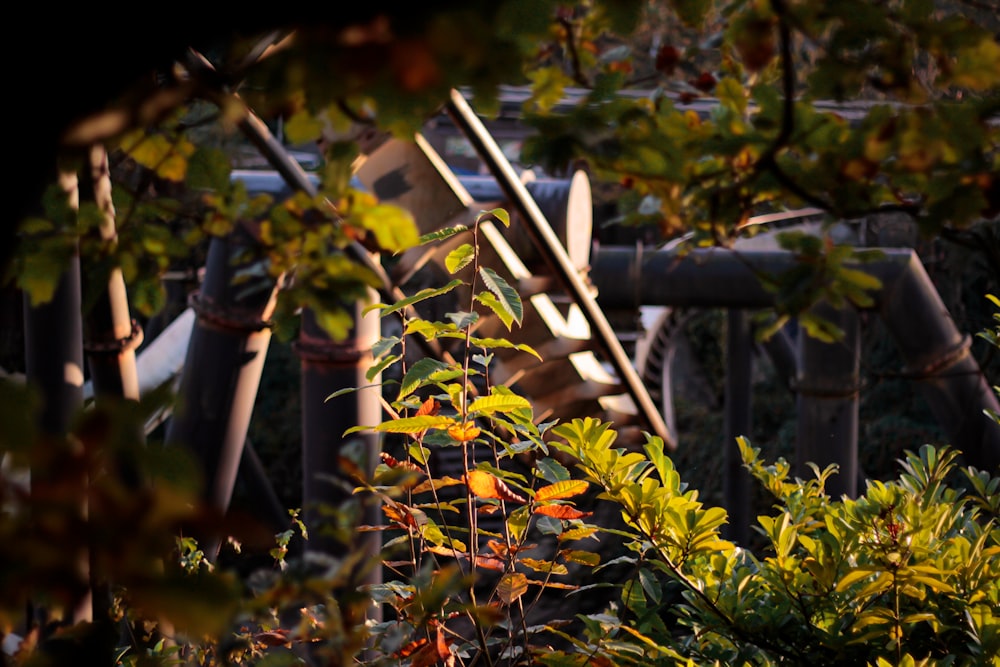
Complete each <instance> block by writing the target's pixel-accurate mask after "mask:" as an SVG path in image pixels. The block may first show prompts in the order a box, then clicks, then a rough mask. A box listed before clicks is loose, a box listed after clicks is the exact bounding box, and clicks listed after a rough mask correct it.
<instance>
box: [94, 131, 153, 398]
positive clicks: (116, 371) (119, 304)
mask: <svg viewBox="0 0 1000 667" xmlns="http://www.w3.org/2000/svg"><path fill="white" fill-rule="evenodd" d="M87 158H88V159H87V160H86V161H85V163H84V166H83V169H82V170H81V178H80V199H81V200H82V201H83V202H84V203H87V202H89V203H91V204H92V205H94V206H96V207H97V209H98V211H99V212H100V214H101V224H100V227H99V228H98V234H99V235H100V239H101V240H102V241H103V242H105V243H108V244H112V243H114V241H115V238H116V236H117V232H116V230H115V210H114V203H113V202H112V200H111V175H110V173H109V171H108V155H107V152H106V151H105V149H104V147H103V146H100V145H96V146H93V147H92V148H91V149H90V151H89V153H88V156H87ZM90 273H91V272H90V271H89V270H88V276H89V275H90ZM97 278H98V279H100V280H105V281H106V286H105V287H104V288H103V289H101V288H100V287H99V286H94V285H88V287H89V288H91V289H88V292H90V291H93V292H96V293H95V295H94V302H93V304H91V305H90V307H89V308H88V310H87V313H86V316H85V317H84V321H83V333H84V350H85V352H86V353H87V367H88V368H89V369H90V377H91V381H92V382H93V384H94V394H95V395H96V396H97V397H98V400H101V399H102V398H106V397H118V398H126V399H131V400H139V376H138V373H137V372H136V365H135V348H136V347H138V345H139V344H140V343H141V342H142V329H141V328H140V327H139V325H138V324H137V323H136V322H135V320H133V319H132V318H131V316H130V314H129V305H128V295H127V293H126V291H125V281H124V279H123V278H122V271H121V268H120V267H118V266H114V267H112V268H110V269H109V270H108V271H107V274H106V275H99V276H97ZM95 287H96V289H94V288H95Z"/></svg>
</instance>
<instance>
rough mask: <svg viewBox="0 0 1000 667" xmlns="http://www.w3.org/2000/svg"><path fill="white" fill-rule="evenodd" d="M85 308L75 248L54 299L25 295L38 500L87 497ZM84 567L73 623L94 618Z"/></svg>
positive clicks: (73, 186)
mask: <svg viewBox="0 0 1000 667" xmlns="http://www.w3.org/2000/svg"><path fill="white" fill-rule="evenodd" d="M58 178H59V185H60V187H61V188H62V189H63V191H64V192H65V194H66V197H67V204H68V207H69V209H72V210H73V211H75V210H76V209H77V208H78V206H79V191H78V180H77V176H76V174H75V173H72V172H60V174H59V177H58ZM81 303H82V297H81V281H80V256H79V254H78V250H77V248H76V246H75V245H74V248H73V252H72V255H71V256H70V258H69V261H68V262H67V265H66V267H65V268H64V270H63V273H62V274H61V275H60V276H59V280H58V283H57V284H56V288H55V291H54V293H53V295H52V298H51V300H49V301H48V302H47V303H41V304H32V302H31V298H30V295H29V294H27V293H25V295H24V361H25V377H26V381H27V382H28V384H29V385H30V386H32V387H33V388H35V389H36V390H37V391H39V392H40V394H41V407H40V410H39V412H38V414H37V415H36V416H35V418H36V423H37V424H38V432H39V441H38V443H37V444H36V446H35V451H34V452H33V453H32V454H33V456H32V466H31V493H32V495H39V496H41V497H44V495H45V494H46V493H48V492H49V491H48V490H47V487H48V486H50V485H57V486H58V485H63V484H79V489H80V493H81V495H82V494H85V493H86V483H87V480H86V476H87V471H86V470H85V469H80V466H79V465H78V464H79V458H80V457H75V456H73V454H72V451H71V449H70V447H69V445H68V436H69V434H70V431H71V429H72V427H73V422H74V420H75V418H76V416H77V414H78V412H79V411H80V409H81V408H82V407H83V382H84V375H83V327H82V323H81ZM86 513H87V506H86V498H85V497H81V498H80V505H79V516H78V517H74V519H78V520H79V521H80V522H81V523H85V522H86ZM78 566H79V568H78V571H77V572H75V573H74V574H75V576H76V582H77V583H78V584H79V586H80V588H79V591H76V593H77V595H78V596H77V598H76V599H75V600H74V601H73V604H72V608H71V609H69V610H66V611H67V612H68V613H67V619H66V620H68V621H70V622H72V623H78V622H84V621H90V620H91V618H92V616H93V613H92V603H93V597H92V594H93V592H92V590H91V588H90V585H89V578H90V567H89V555H88V553H87V552H86V551H82V552H81V553H80V554H79V558H78ZM37 611H39V612H41V613H45V611H46V610H43V609H39V610H37Z"/></svg>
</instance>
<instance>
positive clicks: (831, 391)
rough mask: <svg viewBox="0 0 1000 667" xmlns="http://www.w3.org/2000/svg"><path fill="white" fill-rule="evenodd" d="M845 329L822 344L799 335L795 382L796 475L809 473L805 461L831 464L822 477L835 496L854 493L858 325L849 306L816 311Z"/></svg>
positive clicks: (855, 489) (811, 338)
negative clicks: (830, 470)
mask: <svg viewBox="0 0 1000 667" xmlns="http://www.w3.org/2000/svg"><path fill="white" fill-rule="evenodd" d="M816 311H817V313H818V314H819V315H821V316H822V317H823V318H825V319H827V320H830V321H832V322H834V323H835V324H836V325H837V326H839V327H840V328H841V329H842V330H843V332H844V338H843V340H840V341H838V342H835V343H824V342H823V341H820V340H818V339H816V338H814V337H813V336H807V335H806V334H805V333H802V334H801V335H800V336H799V362H800V363H799V372H798V376H797V377H796V380H795V391H796V396H797V397H796V412H797V415H798V420H797V423H796V426H797V429H796V439H795V443H796V444H795V468H794V470H795V474H796V475H797V476H799V477H801V478H803V479H808V478H811V477H812V473H811V471H809V470H808V468H807V467H806V462H812V463H815V464H816V465H817V466H819V469H820V470H823V469H824V468H826V467H827V466H828V465H830V464H834V465H836V466H837V468H838V471H839V472H838V474H836V475H833V476H832V477H830V478H829V479H828V480H827V483H826V491H827V493H829V494H830V495H831V496H833V497H834V498H838V497H840V496H844V495H846V496H848V497H849V498H854V497H856V496H857V492H858V402H859V392H860V381H861V347H860V344H859V341H860V337H861V324H860V320H859V317H858V312H857V311H856V310H855V309H854V308H851V307H847V308H843V309H839V310H835V309H833V308H831V307H829V306H827V305H825V304H824V305H823V306H820V307H818V308H817V309H816Z"/></svg>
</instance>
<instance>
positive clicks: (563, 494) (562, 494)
mask: <svg viewBox="0 0 1000 667" xmlns="http://www.w3.org/2000/svg"><path fill="white" fill-rule="evenodd" d="M589 486H590V485H589V484H588V483H587V482H585V481H584V480H582V479H579V480H570V479H567V480H564V481H561V482H556V483H555V484H549V485H548V486H543V487H542V488H540V489H538V491H536V492H535V500H536V501H538V502H542V501H545V500H558V499H562V498H572V497H574V496H578V495H580V494H581V493H584V492H585V491H586V490H587V488H588V487H589Z"/></svg>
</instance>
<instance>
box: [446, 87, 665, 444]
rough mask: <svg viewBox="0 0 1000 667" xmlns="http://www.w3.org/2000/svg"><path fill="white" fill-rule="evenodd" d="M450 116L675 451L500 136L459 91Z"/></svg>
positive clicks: (658, 431) (645, 415) (640, 406)
mask: <svg viewBox="0 0 1000 667" xmlns="http://www.w3.org/2000/svg"><path fill="white" fill-rule="evenodd" d="M447 111H448V115H449V116H450V117H451V119H452V121H453V122H454V123H455V125H456V126H458V128H459V129H460V130H461V131H462V133H463V134H465V136H466V138H467V139H468V140H469V141H470V142H471V143H472V145H473V146H474V147H475V149H476V152H477V153H478V154H479V157H480V159H481V160H482V161H483V163H484V164H486V166H487V168H488V169H489V170H490V172H491V173H492V174H493V176H494V177H495V178H496V179H497V182H498V183H499V184H500V187H501V188H503V191H504V193H506V195H507V197H508V198H509V199H510V201H511V203H512V204H513V205H514V206H515V208H516V209H517V212H518V214H519V215H520V216H521V218H522V220H523V221H524V222H525V227H526V229H527V231H528V233H529V234H530V235H531V237H532V238H533V239H534V241H535V245H536V247H538V249H539V250H540V251H541V252H542V254H543V255H544V256H545V260H546V262H547V263H548V264H549V267H550V268H551V269H552V271H553V273H554V274H555V276H556V278H557V279H558V280H559V282H560V283H561V284H562V285H563V286H564V287H565V288H566V289H567V291H568V292H569V296H570V297H571V298H572V299H573V301H574V302H575V303H576V304H577V305H578V306H579V307H580V309H581V310H582V311H583V314H584V317H585V318H586V319H587V322H588V324H589V325H590V329H591V332H592V334H593V335H594V336H596V338H597V341H598V343H599V344H600V346H601V348H602V349H603V351H604V353H605V354H606V355H607V357H608V361H609V362H610V363H611V366H612V367H613V368H614V370H615V373H616V374H617V375H618V378H619V379H620V380H621V381H622V384H624V385H625V388H626V389H627V391H628V393H629V395H630V396H631V397H632V400H633V401H634V402H635V405H636V408H637V410H638V411H639V415H640V418H641V419H642V420H643V421H645V422H646V423H647V424H648V425H649V427H650V430H651V431H652V433H653V434H654V435H658V436H659V437H661V438H663V441H664V442H665V443H666V445H667V447H668V448H669V449H671V450H672V449H675V448H676V446H677V443H676V442H675V441H674V439H673V436H672V435H671V434H670V432H669V431H668V430H667V426H666V423H665V422H664V421H663V416H662V415H661V414H660V412H659V410H658V409H657V408H656V405H655V404H654V403H653V400H652V399H651V398H650V397H649V392H648V391H646V387H645V385H643V384H642V380H641V379H640V378H639V374H638V373H636V370H635V367H634V366H633V365H632V361H631V360H630V359H629V358H628V355H627V354H625V350H624V349H623V348H622V346H621V343H620V342H619V341H618V337H617V336H616V335H615V332H614V330H613V329H612V328H611V324H610V323H609V322H608V320H607V318H606V317H605V315H604V311H602V310H601V308H600V307H599V306H598V305H597V301H596V300H595V299H594V296H593V294H592V293H591V291H590V290H589V289H588V287H587V286H586V285H585V284H584V281H583V278H581V276H580V273H579V272H578V271H577V269H576V268H575V267H574V266H573V263H572V262H571V260H570V258H569V255H568V254H567V253H566V250H565V249H564V248H563V247H562V244H561V243H560V241H559V238H558V237H557V236H556V233H555V232H554V231H552V226H551V225H550V224H549V222H548V221H547V220H546V219H545V216H544V215H543V214H542V212H541V210H540V209H539V208H538V204H537V203H536V202H535V200H534V199H532V197H531V195H530V194H529V193H528V190H527V188H526V187H525V185H524V183H522V182H521V180H520V178H518V176H517V174H516V173H515V172H514V168H513V167H512V166H511V164H510V162H509V161H508V160H507V157H506V156H505V155H504V153H503V151H502V150H501V148H500V146H498V145H497V143H496V140H495V139H493V137H492V136H491V135H490V133H489V131H487V129H486V127H485V126H484V125H483V122H482V120H480V118H479V117H478V116H477V115H476V113H475V112H474V111H473V110H472V107H470V106H469V103H468V102H467V101H466V100H465V98H464V97H463V96H462V94H461V93H460V92H459V91H457V90H454V89H453V90H452V91H451V97H450V99H449V102H448V104H447Z"/></svg>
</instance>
